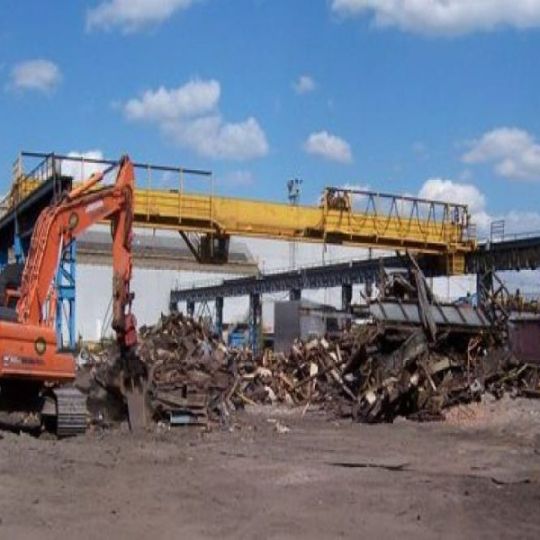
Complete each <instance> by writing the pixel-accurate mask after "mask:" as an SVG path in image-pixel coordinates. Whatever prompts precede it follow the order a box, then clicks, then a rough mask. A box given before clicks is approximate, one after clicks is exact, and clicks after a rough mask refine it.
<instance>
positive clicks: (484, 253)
mask: <svg viewBox="0 0 540 540" xmlns="http://www.w3.org/2000/svg"><path fill="white" fill-rule="evenodd" d="M418 264H419V266H420V267H421V268H422V271H423V272H424V273H425V275H426V276H427V277H436V276H439V275H444V274H443V273H442V271H441V269H440V267H439V265H436V264H434V263H433V260H432V259H431V258H430V257H429V256H423V257H419V258H418ZM406 266H407V260H406V259H404V258H402V257H400V256H387V257H382V258H379V259H366V260H357V261H347V262H340V263H333V264H328V265H325V266H315V267H311V268H299V269H293V270H288V271H286V272H280V273H274V274H271V273H270V274H259V275H258V276H248V277H241V278H234V279H227V280H224V281H222V282H220V283H216V284H214V285H206V286H202V287H192V288H186V289H176V290H172V291H171V295H170V308H171V310H177V309H178V303H179V302H187V306H188V313H194V312H195V303H196V302H210V301H212V300H214V299H217V298H219V299H220V300H219V311H220V312H221V318H222V310H223V301H224V299H225V298H230V297H237V296H249V300H250V308H249V313H250V317H249V329H250V334H249V335H250V338H249V339H250V345H251V346H252V347H253V349H254V350H258V348H259V346H260V326H261V319H260V312H261V296H262V295H263V294H266V293H276V292H283V291H289V298H290V299H291V300H297V299H299V298H301V293H302V290H304V289H319V288H328V287H341V298H342V306H343V310H345V311H349V310H350V309H351V303H352V285H353V284H355V283H362V284H365V285H366V286H367V287H369V286H370V284H372V283H374V282H376V281H377V278H378V276H379V275H380V272H381V269H382V268H405V267H406ZM465 266H466V273H468V274H476V275H477V276H478V279H485V276H489V275H490V274H489V271H505V270H520V269H523V270H524V269H535V268H540V233H531V234H526V235H516V236H514V237H509V236H505V238H504V239H503V240H501V241H497V242H486V243H483V244H480V245H479V246H478V249H477V250H476V251H474V252H472V253H469V254H467V255H466V259H465ZM482 285H483V287H484V288H487V289H488V290H489V288H490V287H489V283H483V284H482ZM216 311H217V310H216ZM221 322H222V320H221Z"/></svg>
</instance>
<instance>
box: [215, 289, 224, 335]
mask: <svg viewBox="0 0 540 540" xmlns="http://www.w3.org/2000/svg"><path fill="white" fill-rule="evenodd" d="M215 332H216V334H217V335H218V336H219V337H220V338H221V336H222V335H223V296H218V297H217V298H216V327H215Z"/></svg>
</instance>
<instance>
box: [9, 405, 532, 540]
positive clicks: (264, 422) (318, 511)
mask: <svg viewBox="0 0 540 540" xmlns="http://www.w3.org/2000/svg"><path fill="white" fill-rule="evenodd" d="M237 424H238V425H236V426H235V427H234V428H233V429H230V430H224V429H216V430H214V431H212V432H210V433H199V432H196V431H194V430H192V429H185V428H177V429H174V430H171V431H165V430H163V431H162V432H159V433H148V434H142V435H131V434H129V433H126V432H125V430H123V429H120V430H113V431H107V432H102V433H95V432H94V433H89V434H88V435H86V436H84V437H79V438H76V439H71V440H64V441H56V440H46V439H43V438H41V439H35V438H32V437H31V436H28V435H16V434H13V433H6V432H3V433H2V434H0V438H1V440H0V538H10V539H11V538H15V539H18V538H40V539H43V538H45V539H49V538H51V539H52V538H54V539H57V538H62V537H65V538H96V539H97V538H99V539H103V538H130V539H139V538H152V539H154V540H157V539H162V538H166V539H168V538H174V539H178V538H182V539H184V538H185V539H198V538H231V539H244V538H246V539H247V538H249V539H251V538H257V539H267V538H268V539H270V538H272V539H285V538H309V539H319V538H361V537H365V536H367V535H368V534H369V535H370V536H371V537H374V538H395V537H397V536H399V537H401V538H411V537H414V538H438V537H444V538H484V537H485V538H488V537H489V538H494V537H496V538H499V537H500V538H502V537H504V538H540V512H538V508H539V504H540V402H539V401H533V400H531V401H525V400H511V399H509V398H507V399H505V400H503V401H502V402H496V403H490V404H487V405H482V406H480V407H477V406H474V407H469V408H463V409H460V410H459V411H454V412H453V413H452V415H451V418H450V420H449V421H448V422H445V423H431V424H417V423H413V422H408V421H406V420H400V421H398V422H396V423H395V424H393V425H375V426H369V425H358V424H351V423H350V422H348V421H340V422H336V421H331V420H328V419H327V418H326V417H325V416H324V415H323V414H321V413H316V412H311V413H310V412H308V413H307V414H306V416H304V417H301V416H300V412H298V411H294V412H291V411H288V410H283V409H271V408H265V409H254V410H252V411H249V412H245V413H242V414H241V415H239V417H238V419H237ZM287 428H288V429H289V430H290V431H287Z"/></svg>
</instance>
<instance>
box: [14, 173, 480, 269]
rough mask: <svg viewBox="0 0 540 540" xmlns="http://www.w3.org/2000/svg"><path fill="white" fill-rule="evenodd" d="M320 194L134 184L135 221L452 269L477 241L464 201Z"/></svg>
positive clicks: (23, 188)
mask: <svg viewBox="0 0 540 540" xmlns="http://www.w3.org/2000/svg"><path fill="white" fill-rule="evenodd" d="M37 185H39V184H38V183H36V182H35V181H34V180H32V179H30V178H26V179H21V180H19V181H18V183H17V185H16V186H14V189H13V190H12V192H11V193H10V197H9V199H10V200H9V202H8V204H9V203H11V204H12V205H13V206H15V205H16V204H18V203H19V202H20V201H21V198H24V197H25V196H26V195H28V194H29V193H30V192H31V191H32V190H33V189H35V188H36V187H37ZM354 197H356V198H360V200H361V201H364V202H366V203H367V204H366V208H365V209H363V210H361V211H358V210H357V209H356V208H354V206H355V205H354V204H353V200H356V199H354ZM381 200H382V201H383V203H386V207H385V208H382V206H384V205H381ZM322 201H323V202H322V203H321V205H320V206H315V205H314V206H291V205H289V204H283V203H273V202H266V201H253V200H246V199H239V198H230V197H218V196H214V195H208V194H194V193H185V192H183V191H181V190H168V191H167V190H155V189H141V188H138V189H136V191H135V223H134V225H135V226H137V227H148V228H157V229H172V230H178V231H184V232H195V233H200V234H215V235H217V236H251V237H261V238H272V239H281V240H297V241H303V242H319V243H322V242H326V243H329V244H344V245H352V246H363V247H374V248H379V249H396V250H405V249H407V250H410V251H413V252H417V253H426V254H436V255H441V256H442V257H441V258H440V260H441V261H443V262H444V265H445V266H446V270H447V272H448V273H449V274H459V273H462V272H463V271H464V254H465V253H467V252H470V251H472V250H474V249H475V247H476V245H475V241H474V240H470V239H469V238H468V220H469V217H468V214H467V210H466V207H464V206H460V205H453V204H450V203H442V202H434V201H426V200H421V199H415V198H410V197H399V196H394V195H379V194H376V193H369V192H362V193H360V192H349V191H347V190H341V189H338V188H327V190H326V191H325V193H324V195H323V198H322ZM356 206H357V205H356Z"/></svg>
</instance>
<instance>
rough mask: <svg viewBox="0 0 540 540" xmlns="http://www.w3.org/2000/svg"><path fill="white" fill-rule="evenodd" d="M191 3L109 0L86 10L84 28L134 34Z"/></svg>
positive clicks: (180, 1) (174, 0) (161, 0)
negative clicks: (118, 29)
mask: <svg viewBox="0 0 540 540" xmlns="http://www.w3.org/2000/svg"><path fill="white" fill-rule="evenodd" d="M193 3H194V0H109V1H105V2H101V3H100V4H98V5H97V6H96V7H94V8H92V9H89V10H88V12H87V13H86V28H87V30H93V29H103V30H110V29H112V28H114V27H119V28H120V29H121V30H122V31H123V32H125V33H129V32H135V31H137V30H140V29H141V28H144V27H146V26H148V25H152V24H159V23H161V22H163V21H165V20H166V19H168V18H170V17H171V16H172V15H173V14H174V13H175V12H176V11H179V10H182V9H187V8H189V7H190V6H191V5H192V4H193Z"/></svg>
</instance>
